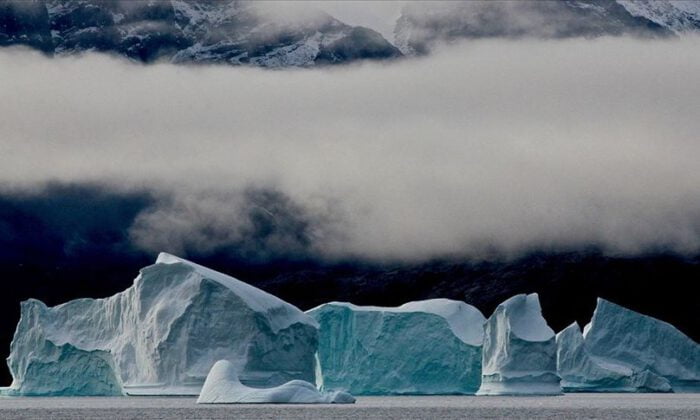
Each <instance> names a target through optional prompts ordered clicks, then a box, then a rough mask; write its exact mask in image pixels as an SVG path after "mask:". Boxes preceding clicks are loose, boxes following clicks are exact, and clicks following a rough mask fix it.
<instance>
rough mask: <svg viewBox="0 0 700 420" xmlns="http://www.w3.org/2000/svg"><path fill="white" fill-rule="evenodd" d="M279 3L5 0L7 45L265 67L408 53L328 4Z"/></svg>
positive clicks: (0, 9)
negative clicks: (295, 7)
mask: <svg viewBox="0 0 700 420" xmlns="http://www.w3.org/2000/svg"><path fill="white" fill-rule="evenodd" d="M273 7H275V6H269V5H268V6H267V7H263V6H261V5H259V4H256V3H254V2H248V1H234V0H227V1H217V2H211V1H205V0H149V1H128V0H28V1H23V0H0V46H7V45H26V46H29V47H32V48H35V49H38V50H40V51H42V52H44V53H46V54H49V55H56V54H58V55H65V54H73V53H80V52H85V51H100V52H109V53H114V54H117V55H121V56H125V57H128V58H130V59H132V60H135V61H141V62H145V63H149V62H154V61H171V62H176V63H225V64H232V65H251V66H260V67H287V66H293V67H307V66H313V65H317V64H334V63H345V62H350V61H354V60H363V59H371V60H381V59H390V58H395V57H399V56H401V53H400V52H399V51H398V49H396V47H394V46H393V45H391V44H390V43H389V42H388V41H387V40H385V39H384V38H383V37H382V36H381V35H380V34H379V33H378V32H375V31H374V30H372V29H368V28H364V27H360V26H350V25H347V24H345V23H343V22H341V21H339V20H337V19H335V18H333V17H332V16H330V15H328V14H326V13H323V12H321V11H313V10H309V11H308V12H307V13H303V14H300V13H289V14H285V13H282V12H280V11H276V10H275V9H274V8H273Z"/></svg>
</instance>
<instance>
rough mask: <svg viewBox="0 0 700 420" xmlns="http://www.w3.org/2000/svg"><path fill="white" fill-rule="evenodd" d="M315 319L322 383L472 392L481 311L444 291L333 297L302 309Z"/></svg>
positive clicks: (365, 389)
mask: <svg viewBox="0 0 700 420" xmlns="http://www.w3.org/2000/svg"><path fill="white" fill-rule="evenodd" d="M307 313H308V314H309V315H311V316H312V317H313V318H315V319H316V320H317V321H318V323H319V325H320V336H319V350H318V356H319V362H320V363H319V364H320V370H321V375H322V381H323V386H324V387H325V388H330V389H342V390H345V391H348V392H351V393H353V394H355V395H390V394H473V393H474V392H476V390H477V389H478V388H479V383H480V376H481V342H482V338H483V323H484V321H485V318H484V316H483V315H482V314H481V312H479V310H478V309H476V308H474V307H473V306H470V305H467V304H466V303H464V302H458V301H454V300H449V299H432V300H425V301H418V302H410V303H407V304H404V305H402V306H399V307H395V308H389V307H376V306H356V305H353V304H350V303H338V302H332V303H327V304H324V305H321V306H319V307H316V308H314V309H312V310H310V311H308V312H307Z"/></svg>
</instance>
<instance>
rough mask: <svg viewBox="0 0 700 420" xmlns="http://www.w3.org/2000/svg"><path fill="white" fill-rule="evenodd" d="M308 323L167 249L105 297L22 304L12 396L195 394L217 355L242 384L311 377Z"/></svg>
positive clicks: (312, 329)
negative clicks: (232, 367) (124, 285)
mask: <svg viewBox="0 0 700 420" xmlns="http://www.w3.org/2000/svg"><path fill="white" fill-rule="evenodd" d="M317 344H318V326H317V323H316V321H314V320H313V318H311V317H310V316H308V315H306V314H304V313H303V312H302V311H300V310H299V309H297V308H296V307H294V306H292V305H290V304H288V303H286V302H284V301H282V300H280V299H278V298H276V297H274V296H272V295H270V294H268V293H266V292H263V291H262V290H259V289H256V288H255V287H253V286H250V285H248V284H246V283H243V282H241V281H239V280H236V279H234V278H232V277H229V276H226V275H224V274H221V273H218V272H216V271H213V270H210V269H208V268H205V267H202V266H199V265H197V264H194V263H191V262H189V261H186V260H183V259H180V258H177V257H174V256H172V255H168V254H160V255H159V256H158V259H157V261H156V263H155V264H154V265H151V266H148V267H146V268H143V269H142V270H141V272H140V274H139V276H138V277H137V278H136V280H135V281H134V284H133V286H131V287H129V288H128V289H127V290H125V291H123V292H121V293H118V294H116V295H114V296H112V297H109V298H106V299H78V300H73V301H70V302H67V303H65V304H62V305H58V306H55V307H52V308H49V307H47V306H46V305H44V304H43V303H41V302H40V301H38V300H28V301H25V302H23V303H22V308H21V318H20V321H19V324H18V325H17V330H16V332H15V335H14V338H13V340H12V344H11V348H10V350H11V353H10V357H8V359H7V363H8V366H9V368H10V372H11V373H12V377H13V382H12V385H11V386H10V388H9V389H7V390H5V393H7V394H10V395H115V394H121V393H127V394H174V395H182V394H185V395H198V394H199V391H200V389H201V386H202V384H203V382H204V379H205V378H206V375H207V373H208V372H209V370H210V369H211V367H212V366H213V365H214V363H215V362H216V361H217V360H221V359H226V360H229V361H231V363H233V364H234V365H235V368H236V370H237V372H240V379H241V381H242V382H243V383H246V384H248V385H257V386H276V385H280V384H283V383H285V382H287V381H290V380H293V379H301V380H305V381H309V382H313V381H314V380H315V365H316V362H315V357H314V355H315V352H316V348H317Z"/></svg>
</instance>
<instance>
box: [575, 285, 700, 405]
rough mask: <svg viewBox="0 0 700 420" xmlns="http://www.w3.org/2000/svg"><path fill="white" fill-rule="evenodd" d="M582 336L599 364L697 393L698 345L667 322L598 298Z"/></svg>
mask: <svg viewBox="0 0 700 420" xmlns="http://www.w3.org/2000/svg"><path fill="white" fill-rule="evenodd" d="M583 336H584V341H585V345H586V349H587V351H588V353H589V354H590V356H591V357H593V358H595V360H596V361H597V362H599V363H602V364H605V365H606V366H617V367H622V368H626V369H628V370H631V371H632V372H634V373H635V375H642V374H645V373H644V372H645V371H648V372H649V374H645V375H654V376H658V377H662V378H665V379H666V380H667V381H668V382H669V383H670V385H671V387H672V388H673V390H674V391H676V392H688V391H694V392H698V391H700V345H698V343H696V342H694V341H693V340H692V339H690V338H689V337H688V336H686V335H685V334H683V333H682V332H680V331H679V330H678V329H676V328H675V327H674V326H673V325H671V324H669V323H667V322H664V321H661V320H658V319H655V318H652V317H650V316H647V315H642V314H640V313H637V312H635V311H632V310H629V309H626V308H624V307H622V306H620V305H616V304H614V303H612V302H608V301H607V300H605V299H600V298H599V299H598V304H597V306H596V309H595V312H594V313H593V318H592V319H591V322H590V323H589V324H588V325H587V326H586V327H585V328H584V332H583ZM654 380H655V381H657V380H656V379H654Z"/></svg>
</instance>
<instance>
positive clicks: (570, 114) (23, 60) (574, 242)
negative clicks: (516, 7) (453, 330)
mask: <svg viewBox="0 0 700 420" xmlns="http://www.w3.org/2000/svg"><path fill="white" fill-rule="evenodd" d="M697 41H698V39H696V38H686V39H683V40H666V41H641V40H634V39H622V38H620V39H610V38H601V39H597V40H560V41H478V42H476V41H473V42H467V43H464V44H460V45H456V46H452V47H446V48H443V49H442V50H440V51H438V52H437V53H435V54H434V55H432V56H431V57H430V58H429V59H404V60H399V61H397V62H395V63H392V64H362V65H352V66H346V67H342V68H323V69H312V70H310V69H304V70H285V71H266V70H260V69H251V68H231V67H188V66H174V65H169V64H157V65H152V66H142V65H135V64H132V63H128V62H125V61H122V60H117V59H113V58H110V57H107V56H103V55H92V54H87V55H84V56H81V57H77V58H75V57H72V58H53V59H49V58H46V57H42V56H40V55H39V54H35V53H31V52H28V51H24V50H8V49H3V50H1V51H0V97H2V98H4V100H3V101H1V102H0V127H2V131H1V133H2V134H1V136H0V184H2V185H3V194H8V195H16V194H26V193H27V191H40V189H41V188H42V186H43V185H45V184H46V183H47V182H49V181H51V182H64V183H77V184H82V183H90V184H93V185H94V184H96V185H99V186H100V188H103V189H105V190H106V191H110V192H113V193H124V194H131V193H132V192H134V191H143V190H147V191H149V192H150V194H151V195H152V197H153V198H152V199H153V202H149V205H148V206H147V207H145V208H144V210H143V211H141V212H140V213H139V214H138V215H137V216H136V217H135V218H134V222H133V223H132V224H131V226H129V228H128V238H129V240H130V241H131V242H132V243H133V244H134V245H135V246H136V247H137V248H138V249H142V250H145V251H147V252H155V251H159V250H161V249H168V250H171V251H173V252H176V251H178V250H197V251H200V252H205V253H206V252H215V251H216V250H217V249H220V248H222V247H227V246H235V245H236V244H241V243H244V242H245V241H246V239H247V238H250V237H251V232H260V231H261V230H260V229H261V226H263V228H266V227H267V226H273V227H277V228H279V227H281V226H283V227H285V229H282V230H280V229H277V230H275V231H274V232H275V234H274V235H268V236H266V237H265V241H264V242H262V243H261V244H260V247H261V248H264V249H266V250H270V251H269V252H270V253H272V254H274V253H284V252H292V253H294V252H297V251H298V252H303V253H310V254H313V255H317V256H320V257H322V258H328V259H336V258H363V259H372V260H386V259H391V260H397V259H398V260H410V261H415V260H424V259H429V258H433V257H442V256H466V257H475V258H478V257H480V256H483V255H491V254H493V253H496V254H499V255H518V254H521V253H523V252H527V251H529V250H532V249H544V250H558V249H568V248H581V247H590V246H594V247H599V248H601V249H603V250H605V251H606V252H608V253H611V254H623V255H635V254H639V253H644V252H649V251H654V250H666V251H668V250H670V251H673V252H678V253H682V254H694V253H697V252H698V251H699V250H700V165H698V164H697V156H699V152H700V142H698V138H697V136H698V133H700V119H698V118H697V110H698V98H699V97H700V80H699V79H700V52H699V51H698V49H697ZM8 81H11V82H8ZM261 220H262V221H263V222H264V223H263V224H262V225H260V223H262V222H261ZM262 231H263V232H264V231H265V230H264V229H263V230H262ZM280 232H281V233H280Z"/></svg>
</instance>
